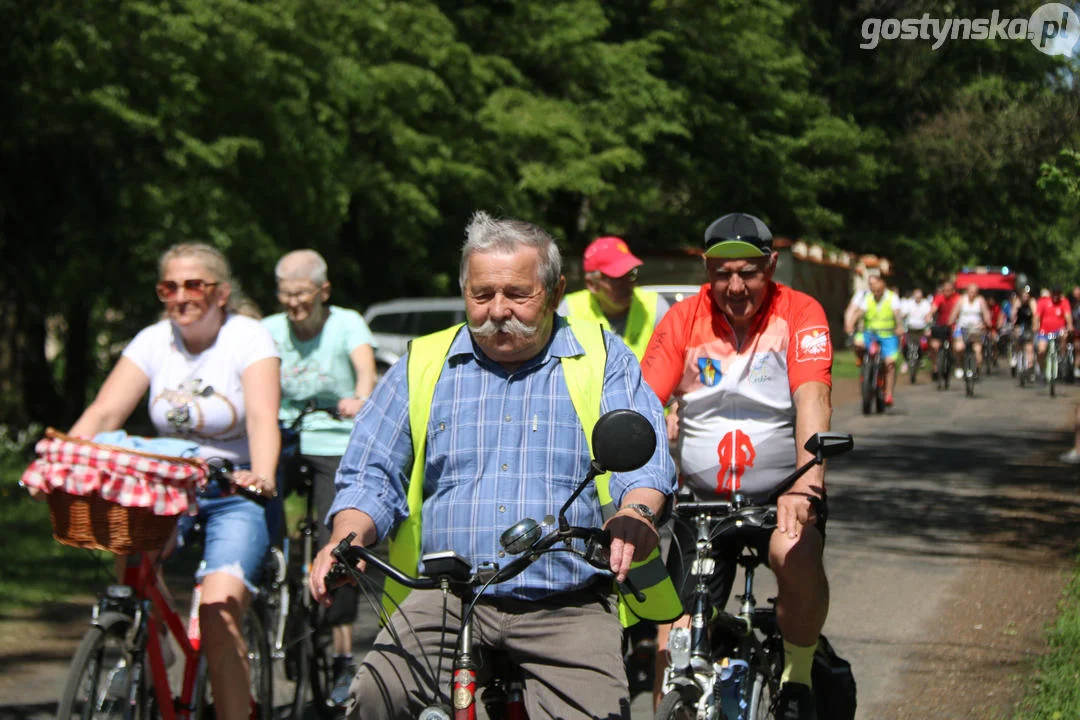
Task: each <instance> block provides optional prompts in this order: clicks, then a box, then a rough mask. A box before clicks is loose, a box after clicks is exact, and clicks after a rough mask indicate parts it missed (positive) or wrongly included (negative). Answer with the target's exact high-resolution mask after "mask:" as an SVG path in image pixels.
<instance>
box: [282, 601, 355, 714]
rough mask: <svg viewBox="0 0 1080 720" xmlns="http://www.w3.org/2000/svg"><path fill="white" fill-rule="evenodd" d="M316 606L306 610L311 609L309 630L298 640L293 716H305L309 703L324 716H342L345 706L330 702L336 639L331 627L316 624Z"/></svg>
mask: <svg viewBox="0 0 1080 720" xmlns="http://www.w3.org/2000/svg"><path fill="white" fill-rule="evenodd" d="M319 610H320V609H319V608H318V607H317V606H315V607H313V608H311V609H310V610H308V611H306V612H309V613H311V615H310V616H308V618H306V619H305V627H306V628H307V631H306V632H305V633H304V635H303V637H301V638H299V639H298V640H297V644H296V662H297V664H298V667H297V678H296V690H295V692H294V694H293V715H292V717H294V718H300V717H303V715H304V711H305V709H306V708H307V707H308V706H309V705H310V706H312V707H313V708H314V709H315V713H316V715H317V716H318V717H320V718H322V719H323V720H334V718H339V717H341V715H342V713H343V709H342V708H340V707H337V706H334V705H332V704H331V703H330V691H331V689H332V687H333V683H334V661H333V639H332V637H331V634H330V632H329V631H325V630H323V631H320V630H319V629H318V627H317V623H316V616H317V615H318V614H319Z"/></svg>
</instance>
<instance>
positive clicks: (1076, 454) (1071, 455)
mask: <svg viewBox="0 0 1080 720" xmlns="http://www.w3.org/2000/svg"><path fill="white" fill-rule="evenodd" d="M1058 460H1060V461H1061V462H1063V463H1066V464H1068V465H1080V450H1077V449H1076V448H1072V449H1070V450H1069V452H1066V453H1062V454H1061V455H1058Z"/></svg>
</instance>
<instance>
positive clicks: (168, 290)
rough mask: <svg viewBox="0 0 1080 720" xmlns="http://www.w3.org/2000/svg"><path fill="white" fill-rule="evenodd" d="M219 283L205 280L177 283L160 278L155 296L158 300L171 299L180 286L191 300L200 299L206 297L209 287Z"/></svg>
mask: <svg viewBox="0 0 1080 720" xmlns="http://www.w3.org/2000/svg"><path fill="white" fill-rule="evenodd" d="M220 284H221V283H216V282H207V281H206V280H198V279H195V280H185V281H184V282H182V283H178V282H176V281H175V280H162V281H161V282H159V283H158V284H157V296H158V300H161V301H162V302H164V301H166V300H172V299H173V298H175V297H176V295H177V293H179V292H180V288H183V289H184V294H185V295H187V297H188V298H189V299H191V300H201V299H203V298H204V297H206V293H207V292H208V290H209V288H212V287H214V286H215V285H220Z"/></svg>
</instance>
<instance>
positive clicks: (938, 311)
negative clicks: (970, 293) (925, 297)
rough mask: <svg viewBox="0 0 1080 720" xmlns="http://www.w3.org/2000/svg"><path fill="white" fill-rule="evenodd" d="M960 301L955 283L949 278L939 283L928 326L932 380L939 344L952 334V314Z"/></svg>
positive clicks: (935, 369) (935, 377)
mask: <svg viewBox="0 0 1080 720" xmlns="http://www.w3.org/2000/svg"><path fill="white" fill-rule="evenodd" d="M958 302H960V295H959V294H957V292H956V285H955V284H953V282H952V281H951V280H946V281H945V282H943V283H942V284H941V292H939V293H938V294H937V295H935V296H934V302H933V308H934V312H933V318H932V322H933V323H934V324H933V325H932V326H931V327H930V367H931V368H933V373H934V380H937V375H938V372H937V369H938V352H939V351H940V350H941V346H942V345H943V344H944V343H945V341H946V340H948V339H949V336H950V335H952V314H953V309H954V308H955V307H956V304H957V303H958Z"/></svg>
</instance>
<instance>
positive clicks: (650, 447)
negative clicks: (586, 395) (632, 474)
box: [592, 409, 656, 472]
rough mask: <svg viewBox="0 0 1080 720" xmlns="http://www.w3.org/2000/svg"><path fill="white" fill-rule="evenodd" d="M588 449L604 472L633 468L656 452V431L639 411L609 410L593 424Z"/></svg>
mask: <svg viewBox="0 0 1080 720" xmlns="http://www.w3.org/2000/svg"><path fill="white" fill-rule="evenodd" d="M592 451H593V455H594V456H595V460H596V463H597V464H598V465H600V466H601V468H602V469H603V470H604V471H613V472H628V471H630V470H637V469H638V468H639V467H641V466H642V465H644V464H645V463H647V462H649V459H650V458H651V457H652V456H653V453H654V452H656V431H655V430H654V429H653V426H652V425H650V424H649V421H648V420H646V419H645V416H643V415H642V414H641V413H638V412H635V411H634V410H627V409H621V410H612V411H611V412H607V413H604V414H603V416H601V417H600V419H599V420H597V421H596V425H594V426H593V432H592Z"/></svg>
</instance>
